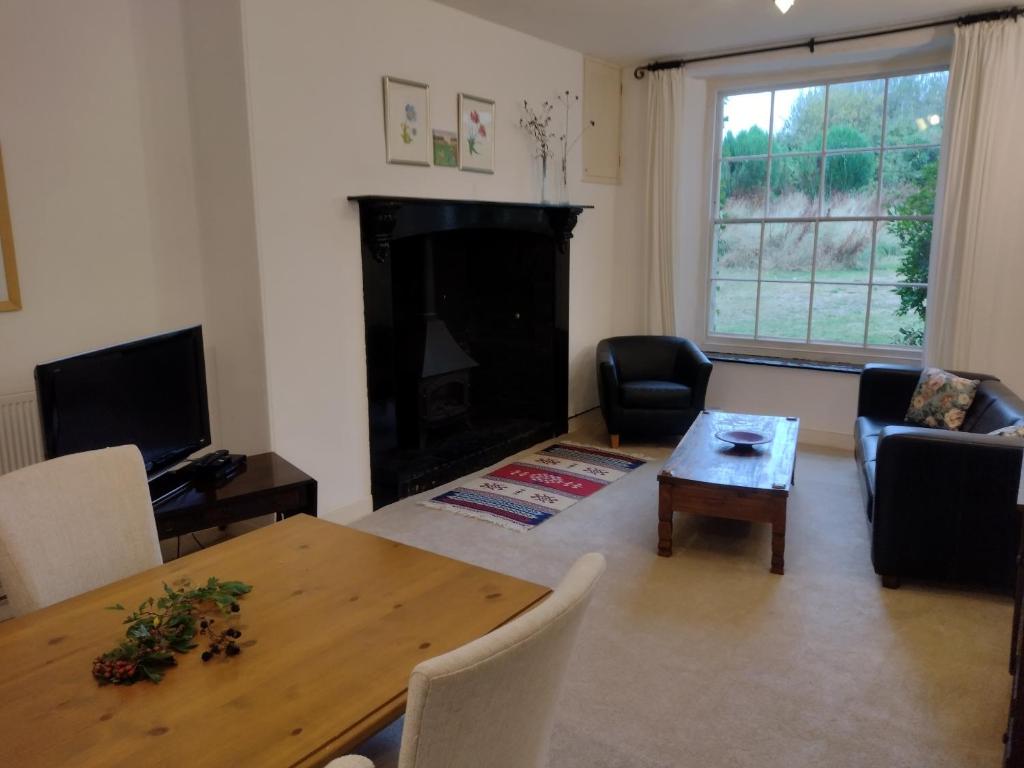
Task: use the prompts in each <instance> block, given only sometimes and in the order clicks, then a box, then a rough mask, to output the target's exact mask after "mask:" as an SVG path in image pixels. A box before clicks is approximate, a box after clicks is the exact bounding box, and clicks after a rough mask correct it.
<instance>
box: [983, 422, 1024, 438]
mask: <svg viewBox="0 0 1024 768" xmlns="http://www.w3.org/2000/svg"><path fill="white" fill-rule="evenodd" d="M989 434H990V435H999V436H1000V437H1024V424H1011V425H1010V426H1008V427H1000V428H999V429H993V430H992V431H991V432H989Z"/></svg>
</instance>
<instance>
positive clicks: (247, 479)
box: [153, 453, 316, 539]
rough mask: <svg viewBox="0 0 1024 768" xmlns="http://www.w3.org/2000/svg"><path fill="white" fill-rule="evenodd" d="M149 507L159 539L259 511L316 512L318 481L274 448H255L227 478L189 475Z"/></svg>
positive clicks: (277, 514)
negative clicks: (179, 487) (173, 492)
mask: <svg viewBox="0 0 1024 768" xmlns="http://www.w3.org/2000/svg"><path fill="white" fill-rule="evenodd" d="M190 466H191V465H190ZM189 468H190V467H183V468H182V470H184V471H187V470H188V469H189ZM157 479H158V480H159V479H160V478H157ZM153 512H154V515H155V517H156V528H157V533H158V534H159V536H160V538H161V539H166V538H170V537H172V536H180V535H182V534H185V533H190V532H192V531H201V530H204V529H206V528H216V527H218V526H221V525H228V524H230V523H236V522H239V521H242V520H248V519H250V518H253V517H261V516H263V515H274V516H275V517H276V518H277V519H279V520H280V519H283V518H285V517H291V516H292V515H297V514H307V515H313V516H314V517H315V516H316V480H314V479H313V478H312V477H310V476H309V475H307V474H306V473H305V472H303V471H301V470H300V469H298V468H297V467H295V466H294V465H292V464H290V463H288V462H287V461H285V460H284V459H282V458H281V457H280V456H278V455H277V454H276V453H258V454H255V455H253V456H250V457H249V458H248V460H247V462H246V463H245V464H244V465H242V467H241V468H240V469H239V470H238V471H237V472H236V474H234V475H232V476H230V477H228V478H226V479H220V480H217V479H213V478H203V477H200V478H195V479H193V480H191V481H190V482H189V483H188V484H187V485H186V486H185V488H184V490H181V491H177V492H176V495H172V496H168V497H167V498H166V499H164V500H163V501H161V502H157V503H155V504H154V505H153Z"/></svg>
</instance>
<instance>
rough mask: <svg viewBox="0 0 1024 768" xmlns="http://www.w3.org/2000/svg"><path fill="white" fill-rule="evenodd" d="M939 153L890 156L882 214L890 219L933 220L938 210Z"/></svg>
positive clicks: (907, 152) (895, 153)
mask: <svg viewBox="0 0 1024 768" xmlns="http://www.w3.org/2000/svg"><path fill="white" fill-rule="evenodd" d="M938 175H939V150H938V148H934V149H897V150H893V151H891V152H886V153H885V157H884V159H883V166H882V212H883V213H887V214H888V215H890V216H930V215H931V214H932V212H933V211H934V210H935V182H936V180H937V179H938Z"/></svg>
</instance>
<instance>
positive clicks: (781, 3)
mask: <svg viewBox="0 0 1024 768" xmlns="http://www.w3.org/2000/svg"><path fill="white" fill-rule="evenodd" d="M794 2H795V0H775V7H776V8H778V9H779V10H780V11H782V12H783V13H785V12H786V11H788V10H789V9H790V8H792V7H793V3H794Z"/></svg>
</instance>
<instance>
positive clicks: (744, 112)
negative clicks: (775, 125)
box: [722, 91, 772, 158]
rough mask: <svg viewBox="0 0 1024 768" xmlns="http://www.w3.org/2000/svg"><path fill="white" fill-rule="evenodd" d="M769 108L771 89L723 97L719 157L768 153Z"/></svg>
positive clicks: (770, 107)
mask: <svg viewBox="0 0 1024 768" xmlns="http://www.w3.org/2000/svg"><path fill="white" fill-rule="evenodd" d="M771 110H772V92H771V91H762V92H761V93H741V94H739V95H736V96H725V97H723V98H722V157H723V158H725V157H743V156H746V155H765V154H767V153H768V123H769V121H770V120H771Z"/></svg>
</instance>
